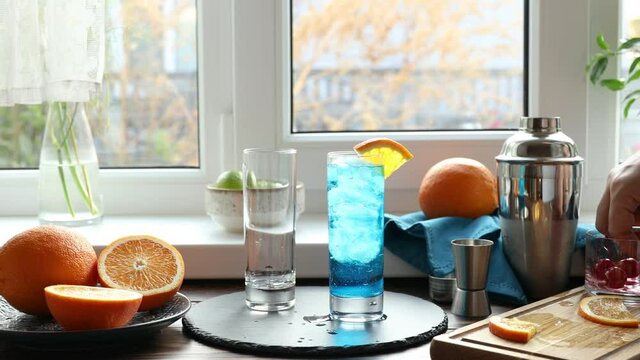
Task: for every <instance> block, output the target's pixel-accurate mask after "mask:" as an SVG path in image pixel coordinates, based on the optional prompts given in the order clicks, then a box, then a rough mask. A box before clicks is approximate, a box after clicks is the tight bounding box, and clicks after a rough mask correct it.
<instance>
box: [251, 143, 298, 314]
mask: <svg viewBox="0 0 640 360" xmlns="http://www.w3.org/2000/svg"><path fill="white" fill-rule="evenodd" d="M242 174H243V181H242V182H243V199H244V241H245V248H246V250H247V268H246V270H245V275H244V276H245V293H246V304H247V306H248V307H249V308H250V309H251V310H257V311H279V310H286V309H290V308H292V307H293V306H294V304H295V285H296V270H295V267H294V246H295V229H296V216H295V215H296V208H295V206H296V150H294V149H284V150H270V149H245V150H244V152H243V164H242Z"/></svg>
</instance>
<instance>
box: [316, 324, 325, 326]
mask: <svg viewBox="0 0 640 360" xmlns="http://www.w3.org/2000/svg"><path fill="white" fill-rule="evenodd" d="M325 325H327V324H325V323H317V324H316V326H325Z"/></svg>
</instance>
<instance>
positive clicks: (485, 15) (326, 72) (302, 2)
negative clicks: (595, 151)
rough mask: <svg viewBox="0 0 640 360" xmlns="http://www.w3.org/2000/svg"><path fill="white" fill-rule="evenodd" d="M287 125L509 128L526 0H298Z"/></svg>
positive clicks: (515, 105)
mask: <svg viewBox="0 0 640 360" xmlns="http://www.w3.org/2000/svg"><path fill="white" fill-rule="evenodd" d="M290 6H291V14H292V19H291V21H292V26H291V29H292V30H291V31H292V37H291V38H292V42H291V50H292V51H291V53H292V81H291V92H292V94H291V95H292V112H293V114H292V115H293V116H292V131H293V132H294V133H305V132H333V131H335V132H341V131H385V130H388V131H394V130H481V129H513V128H517V125H518V120H519V118H520V116H522V115H523V113H524V111H525V109H524V107H525V102H524V97H525V94H524V85H525V84H524V75H523V74H524V16H525V14H524V9H525V6H524V0H480V1H468V0H452V1H440V0H423V1H403V0H354V1H342V0H295V1H291V2H290Z"/></svg>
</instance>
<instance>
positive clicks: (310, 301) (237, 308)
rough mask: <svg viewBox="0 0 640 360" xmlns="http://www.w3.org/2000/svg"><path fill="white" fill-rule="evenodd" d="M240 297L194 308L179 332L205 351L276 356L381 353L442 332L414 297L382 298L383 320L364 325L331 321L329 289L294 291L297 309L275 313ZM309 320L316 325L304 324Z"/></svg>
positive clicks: (434, 312) (437, 317)
mask: <svg viewBox="0 0 640 360" xmlns="http://www.w3.org/2000/svg"><path fill="white" fill-rule="evenodd" d="M244 299H245V294H244V291H242V292H236V293H232V294H228V295H222V296H218V297H215V298H212V299H209V300H206V301H203V302H201V303H200V304H197V305H194V306H193V308H192V309H191V311H190V312H189V313H188V314H187V316H185V317H184V318H183V319H182V324H183V331H184V332H185V333H186V334H187V335H189V336H190V337H192V338H194V339H196V340H198V341H200V342H202V343H205V344H209V345H214V346H220V347H225V348H229V349H233V350H236V351H239V352H244V353H251V354H264V355H278V356H300V355H304V356H314V355H317V356H320V355H323V356H326V355H351V354H358V355H362V354H365V353H366V354H371V353H383V352H390V351H393V350H397V349H401V348H407V347H411V346H415V345H418V344H422V343H426V342H428V341H429V340H431V339H432V338H433V337H434V336H436V335H439V334H442V333H444V332H445V331H446V330H447V316H446V314H445V312H444V311H443V310H442V309H441V308H440V307H438V306H437V305H435V304H433V303H431V302H429V301H426V300H423V299H420V298H418V297H415V296H410V295H405V294H399V293H394V292H390V291H387V292H385V293H384V313H385V315H386V319H385V320H381V321H374V322H369V323H364V324H357V323H345V322H340V321H330V320H328V317H324V315H327V314H328V313H329V289H328V288H327V287H322V286H303V287H297V288H296V305H295V307H294V308H293V309H290V310H286V311H280V312H271V313H267V312H258V311H250V310H249V309H248V308H247V307H246V306H245V302H244ZM306 317H312V318H315V321H313V320H312V321H311V322H310V321H308V320H306V319H305V318H306Z"/></svg>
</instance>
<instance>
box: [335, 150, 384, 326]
mask: <svg viewBox="0 0 640 360" xmlns="http://www.w3.org/2000/svg"><path fill="white" fill-rule="evenodd" d="M372 156H374V155H372ZM374 157H375V156H374ZM375 163H380V162H379V161H376V159H374V158H372V157H367V156H359V155H358V154H357V153H355V152H353V151H336V152H330V153H329V154H328V155H327V199H328V215H329V292H330V311H331V317H332V318H333V319H337V320H340V321H350V322H366V321H372V320H379V319H381V318H382V316H383V313H382V305H383V294H384V280H383V269H384V255H383V254H384V253H383V250H384V241H383V240H384V236H383V225H384V175H383V172H384V171H383V166H382V165H374V164H375Z"/></svg>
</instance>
